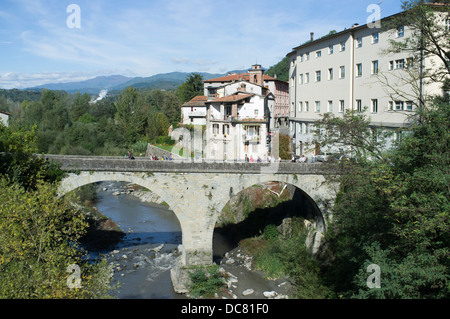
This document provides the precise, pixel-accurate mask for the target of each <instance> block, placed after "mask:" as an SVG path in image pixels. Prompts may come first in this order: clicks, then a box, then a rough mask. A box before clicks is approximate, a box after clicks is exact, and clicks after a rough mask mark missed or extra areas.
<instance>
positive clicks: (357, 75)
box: [356, 63, 363, 78]
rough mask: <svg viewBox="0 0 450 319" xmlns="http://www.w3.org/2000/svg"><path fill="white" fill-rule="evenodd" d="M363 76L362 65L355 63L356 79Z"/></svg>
mask: <svg viewBox="0 0 450 319" xmlns="http://www.w3.org/2000/svg"><path fill="white" fill-rule="evenodd" d="M362 74H363V72H362V63H357V64H356V77H358V78H359V77H361V76H362Z"/></svg>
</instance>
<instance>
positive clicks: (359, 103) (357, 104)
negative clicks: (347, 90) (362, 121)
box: [356, 100, 362, 112]
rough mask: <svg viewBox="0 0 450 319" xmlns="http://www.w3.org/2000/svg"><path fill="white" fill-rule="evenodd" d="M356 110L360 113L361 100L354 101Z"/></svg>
mask: <svg viewBox="0 0 450 319" xmlns="http://www.w3.org/2000/svg"><path fill="white" fill-rule="evenodd" d="M356 110H357V111H358V112H362V101H361V100H356Z"/></svg>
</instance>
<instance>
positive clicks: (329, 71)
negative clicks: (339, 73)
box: [328, 68, 333, 80]
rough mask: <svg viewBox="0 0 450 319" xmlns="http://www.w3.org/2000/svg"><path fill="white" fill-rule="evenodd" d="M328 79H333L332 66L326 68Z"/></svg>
mask: <svg viewBox="0 0 450 319" xmlns="http://www.w3.org/2000/svg"><path fill="white" fill-rule="evenodd" d="M328 80H333V68H329V69H328Z"/></svg>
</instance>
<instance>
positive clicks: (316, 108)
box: [315, 101, 320, 113]
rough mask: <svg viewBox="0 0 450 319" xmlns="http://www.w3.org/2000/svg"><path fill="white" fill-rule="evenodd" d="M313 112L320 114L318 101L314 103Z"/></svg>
mask: <svg viewBox="0 0 450 319" xmlns="http://www.w3.org/2000/svg"><path fill="white" fill-rule="evenodd" d="M315 112H316V113H320V101H315Z"/></svg>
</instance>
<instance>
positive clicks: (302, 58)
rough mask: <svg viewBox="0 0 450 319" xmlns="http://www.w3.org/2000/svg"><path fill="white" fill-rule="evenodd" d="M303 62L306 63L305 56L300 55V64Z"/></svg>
mask: <svg viewBox="0 0 450 319" xmlns="http://www.w3.org/2000/svg"><path fill="white" fill-rule="evenodd" d="M303 61H304V57H303V54H300V62H303Z"/></svg>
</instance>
